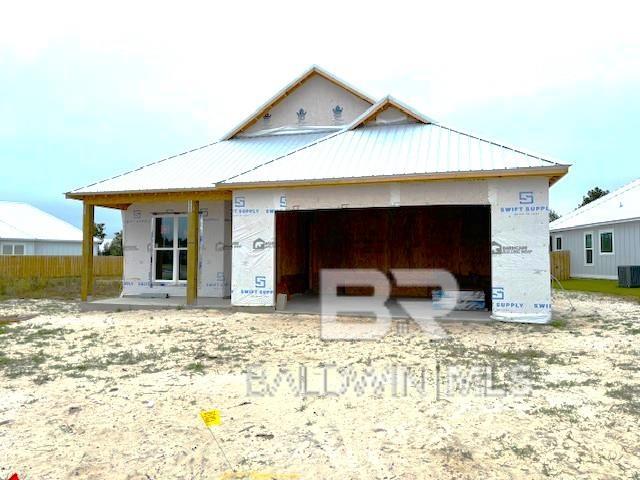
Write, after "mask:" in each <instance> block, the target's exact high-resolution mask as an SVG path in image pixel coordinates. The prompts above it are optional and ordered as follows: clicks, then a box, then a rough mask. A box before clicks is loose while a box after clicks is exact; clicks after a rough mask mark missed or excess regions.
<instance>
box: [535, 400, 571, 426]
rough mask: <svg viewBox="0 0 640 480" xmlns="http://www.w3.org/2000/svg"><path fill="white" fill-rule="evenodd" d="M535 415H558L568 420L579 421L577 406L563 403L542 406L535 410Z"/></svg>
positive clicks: (559, 417)
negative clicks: (555, 405) (553, 405)
mask: <svg viewBox="0 0 640 480" xmlns="http://www.w3.org/2000/svg"><path fill="white" fill-rule="evenodd" d="M533 414H534V415H537V414H541V415H549V416H551V417H557V418H558V419H562V420H567V421H569V422H571V423H576V422H577V421H578V417H577V412H576V407H574V406H573V405H568V404H566V403H563V404H562V405H558V406H557V407H541V408H538V409H537V410H535V411H534V412H533Z"/></svg>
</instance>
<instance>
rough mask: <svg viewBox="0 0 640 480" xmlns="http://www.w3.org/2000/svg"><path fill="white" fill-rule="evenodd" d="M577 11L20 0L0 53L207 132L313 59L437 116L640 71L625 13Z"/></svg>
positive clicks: (567, 6) (219, 128)
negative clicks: (94, 83)
mask: <svg viewBox="0 0 640 480" xmlns="http://www.w3.org/2000/svg"><path fill="white" fill-rule="evenodd" d="M577 5H578V6H577ZM577 5H574V4H573V3H572V2H567V3H560V2H536V3H535V4H531V6H528V7H527V6H523V5H522V4H520V3H518V2H492V3H491V2H490V3H487V2H469V3H445V2H429V3H427V2H415V3H413V2H394V3H393V4H389V3H388V2H367V3H364V4H363V3H356V2H337V1H325V2H323V3H322V4H321V5H315V6H314V7H313V8H312V7H310V6H309V4H305V3H302V2H293V1H287V2H255V3H245V2H243V3H237V2H187V3H181V4H175V3H172V4H163V3H162V2H146V1H145V2H126V3H125V2H109V3H107V4H101V5H100V6H96V4H92V3H90V2H62V3H60V2H55V3H51V4H46V3H45V4H31V3H28V2H27V3H19V4H15V5H13V6H12V12H11V13H10V14H9V15H5V16H3V19H2V20H0V52H1V53H0V55H3V56H7V57H10V58H11V59H12V60H13V61H16V62H22V63H27V64H28V63H32V62H42V61H43V59H47V58H53V59H59V60H60V61H63V62H64V59H65V58H66V56H68V55H72V57H73V59H74V60H75V61H76V62H78V63H77V64H71V65H68V67H69V68H70V69H73V68H74V67H75V66H76V65H79V68H82V64H83V59H84V62H91V63H100V64H102V65H103V67H104V69H105V72H108V75H109V76H113V77H114V78H115V79H116V80H115V84H114V85H113V88H114V89H117V90H118V95H119V96H120V97H121V98H122V99H123V100H124V101H129V102H133V103H134V104H137V105H140V106H141V108H144V109H147V110H149V111H154V110H157V111H159V112H164V111H179V112H186V111H189V112H190V114H191V115H192V116H193V118H194V120H195V121H199V122H204V123H205V124H207V125H208V129H209V130H210V131H211V132H212V133H213V132H215V133H217V134H220V133H222V132H224V131H225V130H227V129H228V128H229V127H230V126H232V125H233V124H234V123H236V122H237V121H239V120H241V119H242V118H243V117H244V116H245V115H246V114H248V113H250V112H251V111H253V109H254V108H255V107H256V106H257V105H258V104H260V103H261V102H262V101H263V100H264V99H265V98H267V97H268V96H270V95H271V94H273V93H274V92H275V91H277V90H278V89H279V88H280V87H281V86H282V85H283V84H285V83H286V82H287V81H289V80H290V79H291V78H292V77H294V76H295V75H297V74H298V73H300V72H301V71H302V70H303V69H304V68H306V67H307V66H308V65H310V64H311V63H318V64H321V65H323V66H324V67H325V68H327V69H329V70H333V71H335V73H336V74H338V75H339V76H342V77H344V78H345V79H346V80H348V81H350V82H351V83H353V84H355V85H358V86H362V88H364V89H365V90H367V91H371V93H372V94H374V95H376V96H381V95H383V94H386V93H387V92H389V91H390V92H391V93H393V94H395V95H397V96H399V97H400V98H402V99H404V100H406V101H407V102H410V103H414V104H415V105H416V106H417V107H418V108H420V109H421V110H424V111H425V113H428V114H432V115H434V116H437V115H442V114H446V113H447V112H451V111H454V110H456V109H457V108H460V107H461V106H465V105H466V106H468V105H469V104H473V103H474V102H479V101H486V100H487V99H491V98H503V97H511V96H530V95H535V94H536V93H538V92H540V91H542V90H544V89H548V88H558V87H566V88H570V87H571V86H572V85H575V84H580V83H582V82H588V81H591V80H593V79H594V78H597V79H599V80H600V81H602V80H606V81H609V82H611V83H612V84H616V83H617V82H628V81H631V80H638V79H640V63H639V60H638V59H639V58H640V42H639V37H638V34H637V33H636V31H637V29H636V26H635V25H634V20H633V19H634V18H635V16H634V15H632V14H631V12H629V11H628V8H629V7H628V6H625V5H624V4H620V5H619V6H616V5H615V4H614V3H610V4H607V7H606V10H605V9H604V8H602V4H601V3H598V4H595V5H596V6H595V7H591V6H589V4H587V3H585V2H581V3H580V4H577ZM114 69H117V70H116V71H114Z"/></svg>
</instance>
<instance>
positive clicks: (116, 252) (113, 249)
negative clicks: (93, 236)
mask: <svg viewBox="0 0 640 480" xmlns="http://www.w3.org/2000/svg"><path fill="white" fill-rule="evenodd" d="M103 255H111V256H114V257H120V256H122V231H119V232H116V234H115V235H114V236H113V240H111V242H110V243H109V245H108V246H107V247H106V248H105V249H104V253H103Z"/></svg>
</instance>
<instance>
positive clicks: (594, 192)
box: [578, 187, 609, 208]
mask: <svg viewBox="0 0 640 480" xmlns="http://www.w3.org/2000/svg"><path fill="white" fill-rule="evenodd" d="M607 193H609V190H602V189H601V188H600V187H593V188H592V189H591V190H589V191H588V192H587V194H586V195H585V196H584V197H582V203H581V204H580V205H578V208H580V207H584V206H585V205H586V204H588V203H591V202H593V201H594V200H597V199H599V198H600V197H604V196H605V195H606V194H607Z"/></svg>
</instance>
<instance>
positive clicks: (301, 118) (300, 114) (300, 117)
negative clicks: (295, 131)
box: [296, 108, 307, 123]
mask: <svg viewBox="0 0 640 480" xmlns="http://www.w3.org/2000/svg"><path fill="white" fill-rule="evenodd" d="M296 115H297V116H298V123H304V121H305V119H306V118H307V112H306V111H305V109H304V108H301V109H300V110H298V111H297V112H296Z"/></svg>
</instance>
